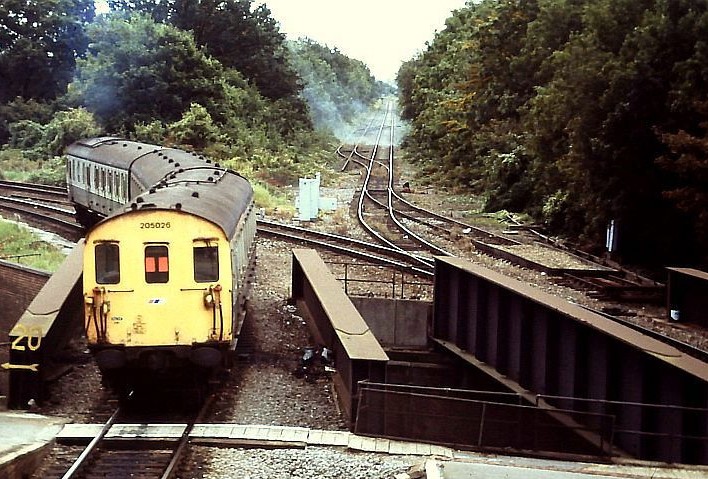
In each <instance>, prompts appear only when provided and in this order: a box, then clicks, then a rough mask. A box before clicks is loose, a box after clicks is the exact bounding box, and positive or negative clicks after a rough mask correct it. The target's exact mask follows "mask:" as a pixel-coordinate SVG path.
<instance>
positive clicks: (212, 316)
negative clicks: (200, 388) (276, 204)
mask: <svg viewBox="0 0 708 479" xmlns="http://www.w3.org/2000/svg"><path fill="white" fill-rule="evenodd" d="M65 157H66V183H67V189H68V194H69V199H70V201H71V202H72V203H73V204H74V205H75V208H76V212H77V217H78V219H79V221H81V222H82V223H83V224H85V225H88V226H89V228H88V229H87V232H86V235H85V240H84V254H83V301H84V308H83V316H84V317H83V319H84V327H85V332H86V339H87V342H88V348H89V350H90V351H91V353H92V354H93V356H94V358H95V362H96V364H97V366H98V368H99V370H100V372H101V374H102V376H103V378H104V381H105V382H107V383H108V384H109V386H110V387H112V388H113V389H115V390H116V391H117V392H119V393H125V394H128V393H129V392H130V391H133V390H136V389H139V388H142V387H145V386H147V387H151V386H152V385H154V384H156V382H155V381H158V380H165V381H167V382H169V383H172V384H181V385H186V381H188V380H190V378H191V379H192V380H194V381H195V382H200V381H203V380H205V379H208V378H210V377H212V376H213V375H214V374H216V373H217V372H218V371H220V370H221V371H223V369H224V368H228V367H230V365H231V361H232V356H233V352H234V349H235V347H236V344H237V342H238V338H239V334H240V332H241V327H242V325H243V320H244V318H245V313H246V301H247V297H248V290H249V287H250V284H251V282H252V275H253V274H254V269H255V258H256V253H255V233H256V212H255V208H254V203H253V189H252V187H251V185H250V183H249V182H248V180H247V179H245V178H244V177H243V176H241V175H239V174H238V173H236V172H234V171H232V170H230V169H228V168H224V167H221V166H220V165H219V164H218V163H215V162H213V161H212V160H210V159H208V158H205V157H204V156H202V155H198V154H196V153H192V152H187V151H183V150H180V149H176V148H169V147H165V146H157V145H150V144H147V143H140V142H136V141H128V140H125V139H121V138H115V137H99V138H89V139H84V140H79V141H77V142H75V143H73V144H71V145H70V146H69V147H67V149H66V151H65Z"/></svg>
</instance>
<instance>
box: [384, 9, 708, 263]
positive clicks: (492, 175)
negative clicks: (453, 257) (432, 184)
mask: <svg viewBox="0 0 708 479" xmlns="http://www.w3.org/2000/svg"><path fill="white" fill-rule="evenodd" d="M707 5H708V4H706V3H704V2H695V1H692V0H676V1H666V0H641V1H636V0H601V1H595V0H593V1H590V0H579V1H578V0H572V1H571V0H482V1H481V2H475V3H472V2H468V4H467V6H466V7H465V8H463V9H460V10H459V11H457V12H456V13H455V14H454V15H453V16H452V17H451V18H449V19H448V20H447V23H446V28H445V29H444V30H443V31H441V32H439V33H438V34H437V36H436V37H435V39H434V41H433V42H431V43H430V45H429V47H428V48H427V50H426V51H424V52H422V53H421V54H420V55H418V56H417V57H416V58H414V59H412V60H410V61H409V62H407V63H405V64H404V65H403V67H402V68H401V70H400V71H399V73H398V78H397V81H398V85H399V92H400V103H401V105H402V107H403V112H404V116H405V117H406V118H407V119H408V120H410V122H411V134H410V137H409V138H408V141H407V147H408V148H409V151H410V152H411V153H412V156H414V157H416V158H418V159H419V160H418V162H419V164H420V165H421V166H422V167H423V168H424V170H425V173H426V175H427V176H428V177H429V178H430V179H431V181H441V182H447V183H448V184H452V185H455V186H458V187H461V188H465V189H467V190H469V191H473V192H475V193H479V194H482V195H484V196H485V197H486V209H487V210H488V211H495V210H499V209H509V210H512V211H526V212H528V213H530V214H532V215H533V216H534V217H535V218H536V220H538V221H542V222H543V223H544V224H546V225H547V226H548V227H549V228H550V229H551V230H552V231H553V232H555V233H560V234H564V235H566V236H569V237H572V238H576V239H580V240H581V241H582V242H584V243H586V244H588V245H594V246H595V247H597V248H598V251H599V249H600V248H601V246H602V245H604V237H605V228H606V225H607V224H608V223H609V221H610V220H613V219H614V220H616V222H617V223H618V225H619V235H620V236H619V238H620V246H621V248H622V249H621V253H622V255H623V256H624V258H625V259H628V260H631V261H636V262H642V263H654V264H656V265H664V264H669V263H674V264H677V263H678V264H691V265H694V266H695V265H703V266H708V214H706V211H708V194H707V193H706V191H708V175H706V171H708V133H707V130H706V127H708V122H707V120H708V110H707V109H706V104H708V103H707V102H708V47H707V46H706V45H707V44H706V38H708V10H707V9H708V7H707Z"/></svg>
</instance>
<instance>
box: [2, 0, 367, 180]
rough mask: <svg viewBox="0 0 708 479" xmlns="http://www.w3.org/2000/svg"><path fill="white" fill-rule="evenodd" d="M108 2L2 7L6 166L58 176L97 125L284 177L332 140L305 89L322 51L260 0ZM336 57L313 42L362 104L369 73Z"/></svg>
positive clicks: (40, 176)
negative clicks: (290, 34)
mask: <svg viewBox="0 0 708 479" xmlns="http://www.w3.org/2000/svg"><path fill="white" fill-rule="evenodd" d="M109 3H110V4H111V6H112V8H113V9H112V11H111V12H110V13H108V14H103V15H98V16H97V17H95V12H94V5H93V1H92V0H80V1H69V0H32V1H29V2H25V1H17V0H9V1H7V2H3V4H2V6H0V47H2V49H1V50H0V145H4V146H3V147H2V149H0V162H3V166H4V167H3V173H2V174H4V175H14V174H15V172H14V171H13V170H17V169H22V168H25V169H27V170H36V174H34V175H35V176H34V178H35V179H37V180H40V181H44V182H51V181H60V178H61V164H60V162H58V161H56V160H52V158H54V157H56V156H58V155H60V154H61V152H62V151H63V149H64V148H65V147H66V146H67V145H68V144H69V143H71V142H72V141H75V140H76V139H78V138H81V137H87V136H95V135H101V134H109V135H119V136H126V137H130V138H134V139H138V140H143V141H149V142H154V143H166V144H175V145H178V146H181V147H184V148H194V149H199V150H203V151H206V152H207V153H208V154H210V155H212V156H214V157H215V158H216V159H218V160H220V161H221V162H223V163H226V164H227V165H229V166H231V167H234V168H237V169H239V170H241V171H242V172H243V173H244V174H247V175H249V176H250V177H251V178H253V179H256V180H262V181H263V182H266V183H291V182H292V181H293V180H294V179H295V178H296V177H297V176H301V175H306V174H312V173H313V172H314V171H315V170H319V169H321V168H322V163H323V162H324V161H325V159H327V158H331V154H330V153H331V151H332V149H333V148H332V143H333V142H334V141H335V140H334V138H333V137H331V136H329V134H326V133H322V132H319V131H316V130H314V129H313V122H312V118H311V116H310V113H311V112H312V111H316V110H317V108H318V107H317V106H316V105H314V104H313V106H310V105H308V102H307V100H308V96H307V95H306V94H305V92H306V91H307V90H308V89H311V88H313V87H311V86H308V84H307V81H320V79H321V78H320V77H319V76H317V75H313V74H311V73H310V72H309V70H308V68H314V65H315V63H317V62H318V61H319V60H317V59H315V55H314V54H312V53H307V55H306V56H307V59H306V60H302V59H300V57H299V53H298V50H297V49H291V48H289V46H288V44H287V42H286V41H285V38H284V36H283V35H282V34H281V33H280V32H279V27H278V24H277V22H276V21H275V20H274V19H273V18H272V17H271V16H270V11H269V10H268V9H267V8H266V7H265V6H263V5H258V6H257V5H255V4H254V3H253V2H252V0H220V1H213V0H135V1H128V0H114V1H110V2H109ZM311 48H312V49H313V50H314V49H317V46H316V44H311ZM335 53H336V52H335ZM335 53H332V52H330V51H329V49H327V48H320V50H319V54H321V55H325V54H326V55H328V56H329V57H333V58H336V60H337V62H338V63H337V64H336V65H334V64H331V66H330V68H331V71H335V72H336V78H335V82H336V83H337V84H336V85H333V86H332V89H333V91H334V90H336V89H337V87H338V86H344V88H345V91H347V95H349V98H348V99H349V100H350V101H361V102H368V101H370V100H371V98H372V96H373V94H374V93H373V91H374V90H375V88H374V87H375V86H376V85H378V84H376V82H375V80H374V79H373V77H371V76H370V75H369V74H368V70H367V69H366V68H365V67H364V66H363V65H362V64H361V63H360V62H356V61H354V60H350V59H347V58H346V57H344V56H343V55H341V54H338V53H337V54H335ZM294 65H297V69H296V68H295V66H294ZM347 69H351V72H348V71H346V70H347ZM302 78H305V82H303V80H302ZM20 165H24V167H23V166H20ZM28 165H29V166H28ZM52 178H53V180H52Z"/></svg>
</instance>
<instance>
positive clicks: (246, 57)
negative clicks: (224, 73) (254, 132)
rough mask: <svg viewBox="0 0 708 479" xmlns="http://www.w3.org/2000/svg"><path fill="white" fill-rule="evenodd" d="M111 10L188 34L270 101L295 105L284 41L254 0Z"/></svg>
mask: <svg viewBox="0 0 708 479" xmlns="http://www.w3.org/2000/svg"><path fill="white" fill-rule="evenodd" d="M109 4H110V5H111V8H113V9H116V10H121V11H124V12H130V11H139V12H143V13H146V14H148V15H150V16H152V18H153V19H154V20H155V21H157V22H164V23H169V24H171V25H174V26H175V27H177V28H179V29H181V30H186V31H191V32H192V34H193V35H194V39H195V40H196V42H197V44H198V45H200V46H204V47H205V48H206V49H207V51H208V52H209V54H210V55H211V56H213V57H214V58H216V59H217V60H219V61H220V62H221V64H222V65H223V66H224V67H226V68H235V69H236V70H238V71H239V72H241V74H243V75H244V76H245V77H246V78H247V79H248V80H249V81H251V82H253V83H254V84H255V85H256V86H257V87H258V89H259V91H260V92H261V94H263V96H265V97H267V98H271V99H281V98H291V99H292V101H296V99H297V95H298V94H299V93H300V91H301V90H302V85H301V84H300V82H299V79H298V77H297V75H296V74H295V72H294V71H293V69H292V68H291V66H290V65H289V63H288V58H287V49H286V47H285V36H284V35H283V34H282V33H280V31H279V27H278V23H277V22H276V21H275V19H273V17H271V15H270V10H269V9H268V7H267V6H266V5H265V4H261V5H258V6H257V7H255V8H253V6H252V4H253V2H252V0H223V1H219V0H111V1H110V2H109Z"/></svg>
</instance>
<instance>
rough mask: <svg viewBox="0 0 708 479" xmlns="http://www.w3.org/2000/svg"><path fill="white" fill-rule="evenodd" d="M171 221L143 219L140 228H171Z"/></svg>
mask: <svg viewBox="0 0 708 479" xmlns="http://www.w3.org/2000/svg"><path fill="white" fill-rule="evenodd" d="M170 227H171V225H170V222H169V221H141V222H140V229H141V230H148V229H165V228H170Z"/></svg>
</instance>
